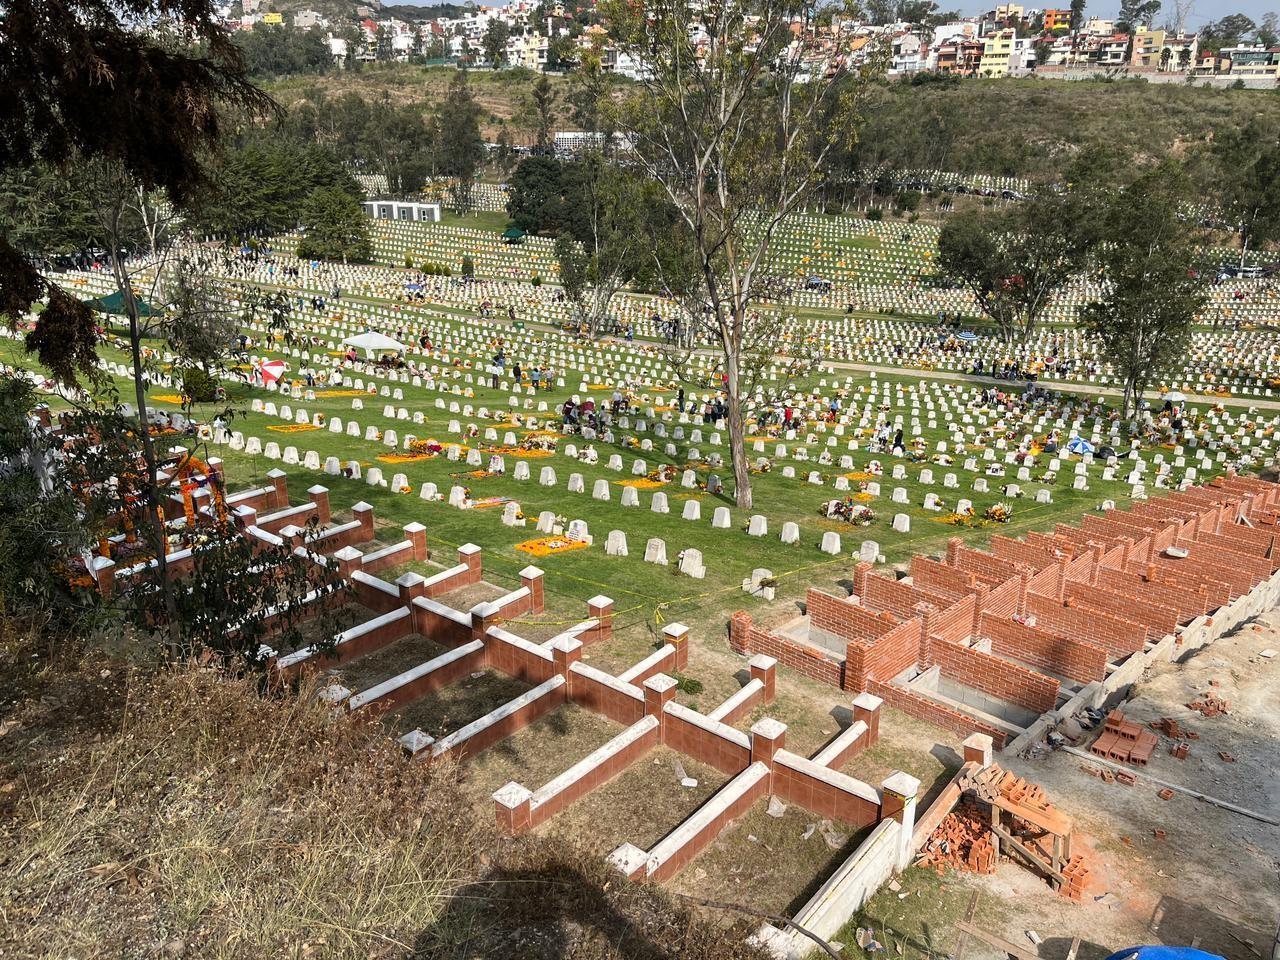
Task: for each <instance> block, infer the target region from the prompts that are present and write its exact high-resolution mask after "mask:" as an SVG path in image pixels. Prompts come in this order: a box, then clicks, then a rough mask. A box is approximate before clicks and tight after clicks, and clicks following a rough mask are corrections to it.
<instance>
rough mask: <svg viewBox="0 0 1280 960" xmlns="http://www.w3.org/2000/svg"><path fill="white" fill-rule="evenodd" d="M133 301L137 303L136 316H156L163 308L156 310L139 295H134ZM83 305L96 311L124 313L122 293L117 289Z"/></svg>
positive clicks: (160, 313)
mask: <svg viewBox="0 0 1280 960" xmlns="http://www.w3.org/2000/svg"><path fill="white" fill-rule="evenodd" d="M134 301H135V302H136V303H137V304H138V316H140V317H158V316H161V315H162V314H163V313H164V311H163V310H157V309H156V308H155V307H153V306H151V304H149V303H147V301H145V300H143V299H142V298H141V297H134ZM85 305H86V306H88V308H89V309H90V310H95V311H97V312H98V313H114V314H118V315H121V316H123V315H124V313H125V309H124V294H122V293H121V292H120V291H119V290H117V291H115V292H114V293H108V294H107V295H106V296H105V297H98V298H97V299H95V300H88V301H86V303H85Z"/></svg>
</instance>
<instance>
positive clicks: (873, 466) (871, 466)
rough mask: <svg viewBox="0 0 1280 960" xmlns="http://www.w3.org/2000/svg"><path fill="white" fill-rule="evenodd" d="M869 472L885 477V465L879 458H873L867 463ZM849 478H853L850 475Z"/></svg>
mask: <svg viewBox="0 0 1280 960" xmlns="http://www.w3.org/2000/svg"><path fill="white" fill-rule="evenodd" d="M867 473H869V474H871V476H873V477H883V476H884V467H883V466H881V465H880V461H879V460H872V461H871V462H870V463H868V464H867ZM849 479H851V480H852V479H853V478H852V477H850V478H849Z"/></svg>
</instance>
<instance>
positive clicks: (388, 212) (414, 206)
mask: <svg viewBox="0 0 1280 960" xmlns="http://www.w3.org/2000/svg"><path fill="white" fill-rule="evenodd" d="M360 206H361V207H363V208H364V212H365V214H366V215H367V216H369V217H372V218H373V219H374V220H414V221H418V222H421V223H439V222H440V213H441V210H440V204H438V203H422V202H419V201H417V200H366V201H364V202H363V203H361V204H360Z"/></svg>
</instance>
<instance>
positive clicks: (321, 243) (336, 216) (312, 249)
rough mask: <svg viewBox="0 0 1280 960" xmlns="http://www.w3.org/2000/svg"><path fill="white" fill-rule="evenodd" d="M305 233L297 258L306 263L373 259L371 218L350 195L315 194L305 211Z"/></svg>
mask: <svg viewBox="0 0 1280 960" xmlns="http://www.w3.org/2000/svg"><path fill="white" fill-rule="evenodd" d="M302 229H303V236H302V239H301V240H300V241H298V256H300V257H302V258H304V259H314V260H341V261H342V262H344V263H367V262H368V261H369V258H370V256H372V253H373V247H372V245H371V243H370V240H369V218H368V217H366V216H365V213H364V211H363V210H362V209H361V208H360V204H359V203H357V202H356V200H355V199H354V198H353V197H352V196H351V194H349V193H347V192H346V191H344V190H341V189H338V188H337V187H319V188H317V189H316V190H314V191H312V193H311V196H309V197H307V200H306V203H304V204H303V207H302Z"/></svg>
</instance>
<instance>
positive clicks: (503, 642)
mask: <svg viewBox="0 0 1280 960" xmlns="http://www.w3.org/2000/svg"><path fill="white" fill-rule="evenodd" d="M483 640H484V645H485V648H486V649H487V650H488V652H489V666H491V667H493V669H495V670H500V671H502V672H503V673H505V674H509V675H510V676H513V677H516V678H517V679H519V680H523V681H525V683H531V684H533V685H534V686H537V685H538V684H540V683H546V682H547V681H548V680H550V679H551V678H552V677H553V676H555V672H556V665H555V662H554V661H553V660H552V659H551V657H550V656H546V657H543V656H540V655H538V654H536V653H534V652H533V651H532V650H526V649H525V648H524V647H521V646H520V645H519V644H515V643H512V642H510V641H509V640H507V639H506V638H505V637H495V636H494V635H493V634H492V633H487V634H485V636H484V637H483ZM539 649H541V648H539ZM571 692H572V691H571Z"/></svg>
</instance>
